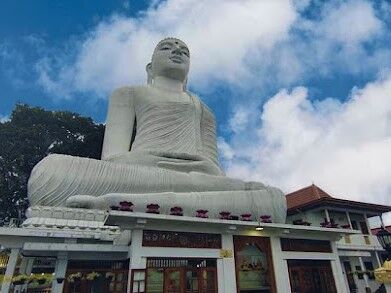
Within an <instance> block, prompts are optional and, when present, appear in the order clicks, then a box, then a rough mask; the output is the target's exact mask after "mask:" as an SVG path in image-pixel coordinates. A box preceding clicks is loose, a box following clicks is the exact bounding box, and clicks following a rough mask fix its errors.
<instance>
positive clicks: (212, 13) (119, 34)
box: [37, 0, 296, 96]
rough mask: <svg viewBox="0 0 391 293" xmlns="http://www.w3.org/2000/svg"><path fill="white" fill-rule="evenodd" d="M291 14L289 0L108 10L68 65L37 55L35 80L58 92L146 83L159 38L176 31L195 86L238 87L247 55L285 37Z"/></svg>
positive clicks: (176, 2)
mask: <svg viewBox="0 0 391 293" xmlns="http://www.w3.org/2000/svg"><path fill="white" fill-rule="evenodd" d="M295 18H296V12H295V10H294V6H293V5H292V3H291V2H290V1H288V0H281V1H272V0H268V1H258V0H246V1H237V0H228V1H226V0H212V1H210V0H208V1H206V0H204V1H199V0H186V1H185V0H169V1H164V2H162V3H160V4H159V5H155V6H152V7H151V8H149V10H147V11H146V12H145V13H144V14H142V15H140V16H139V17H138V18H126V17H121V16H113V17H112V19H111V20H109V21H105V22H102V23H100V24H99V25H98V26H97V27H96V28H95V29H94V30H93V31H92V32H91V33H90V34H89V35H88V37H87V38H86V39H85V40H83V41H81V45H80V46H78V50H79V51H78V53H77V57H76V60H74V62H72V63H71V64H69V63H68V61H69V60H65V62H64V64H63V66H58V67H59V68H60V69H57V70H53V69H54V67H55V66H52V64H51V62H50V61H51V60H50V59H43V60H41V61H40V62H39V63H38V64H37V71H38V73H39V74H40V76H41V77H40V79H39V83H40V84H41V85H42V86H43V87H44V88H45V89H46V90H47V91H49V92H51V93H53V94H57V95H59V96H63V95H69V94H70V91H72V90H74V91H87V92H88V91H93V92H96V93H100V94H106V93H107V92H108V91H111V90H112V89H113V88H115V87H117V86H121V85H124V84H136V83H140V82H144V81H145V79H146V74H145V65H146V64H147V63H148V62H149V60H150V58H151V53H152V51H153V48H154V46H155V45H156V43H157V41H158V40H160V39H161V38H163V37H167V36H176V37H179V38H181V39H183V40H184V41H185V42H186V43H187V44H188V45H189V47H190V49H191V62H192V66H191V79H192V80H193V83H194V84H197V85H198V86H199V87H202V86H203V85H204V86H205V84H207V83H208V81H210V80H222V81H226V82H230V83H234V84H238V85H239V84H241V83H243V81H244V80H245V79H246V78H247V76H248V74H249V67H250V66H252V65H253V64H247V62H248V60H246V58H247V57H248V56H249V54H250V53H251V52H253V51H259V50H271V49H272V48H273V46H274V45H275V44H276V43H277V42H279V41H281V40H283V39H284V38H286V37H287V35H288V31H289V29H290V27H291V25H292V23H293V22H294V20H295ZM57 61H58V60H55V62H57ZM55 62H54V63H55Z"/></svg>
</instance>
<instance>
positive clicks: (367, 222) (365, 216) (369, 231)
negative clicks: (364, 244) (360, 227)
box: [364, 213, 373, 242]
mask: <svg viewBox="0 0 391 293" xmlns="http://www.w3.org/2000/svg"><path fill="white" fill-rule="evenodd" d="M364 218H365V225H367V230H368V233H369V234H368V235H372V234H371V226H370V225H369V221H368V216H367V213H364ZM371 242H373V241H372V239H371Z"/></svg>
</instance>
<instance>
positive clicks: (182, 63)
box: [146, 37, 190, 89]
mask: <svg viewBox="0 0 391 293" xmlns="http://www.w3.org/2000/svg"><path fill="white" fill-rule="evenodd" d="M189 67H190V51H189V48H188V47H187V45H186V44H185V43H184V42H183V41H181V40H180V39H177V38H171V37H170V38H165V39H163V40H161V41H160V42H159V43H158V44H157V45H156V47H155V50H154V51H153V54H152V61H151V62H150V63H148V64H147V67H146V70H147V75H148V84H153V81H154V79H155V78H156V77H164V78H169V79H173V80H177V81H180V82H182V83H183V85H184V89H185V88H186V83H187V75H188V73H189Z"/></svg>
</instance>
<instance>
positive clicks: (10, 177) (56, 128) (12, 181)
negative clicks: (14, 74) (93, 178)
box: [0, 104, 104, 225]
mask: <svg viewBox="0 0 391 293" xmlns="http://www.w3.org/2000/svg"><path fill="white" fill-rule="evenodd" d="M103 133H104V125H102V124H95V123H94V121H93V120H92V119H91V118H86V117H81V116H80V115H79V114H76V113H71V112H64V111H45V110H44V109H42V108H37V107H30V106H28V105H22V104H19V105H17V106H16V107H15V109H14V110H13V112H12V114H11V119H10V120H9V121H7V122H3V123H0V225H1V224H2V223H4V222H6V221H8V220H9V219H10V218H18V217H23V215H24V210H25V209H26V208H27V206H28V200H27V181H28V178H29V176H30V173H31V170H32V169H33V167H34V166H35V165H36V164H37V163H38V162H39V161H40V160H42V159H43V158H44V157H45V156H47V155H48V154H51V153H58V154H68V155H72V156H80V157H89V158H95V159H99V158H100V154H101V149H102V142H103Z"/></svg>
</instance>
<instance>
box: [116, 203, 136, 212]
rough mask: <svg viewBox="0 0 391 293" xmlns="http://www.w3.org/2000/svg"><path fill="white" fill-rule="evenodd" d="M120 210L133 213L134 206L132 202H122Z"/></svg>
mask: <svg viewBox="0 0 391 293" xmlns="http://www.w3.org/2000/svg"><path fill="white" fill-rule="evenodd" d="M119 205H120V206H119V209H120V211H126V212H133V209H132V206H133V203H132V202H130V201H121V202H120V203H119Z"/></svg>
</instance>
